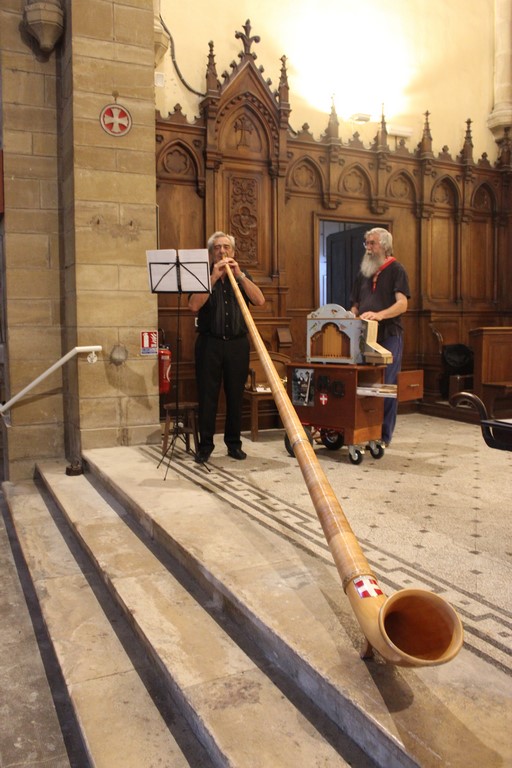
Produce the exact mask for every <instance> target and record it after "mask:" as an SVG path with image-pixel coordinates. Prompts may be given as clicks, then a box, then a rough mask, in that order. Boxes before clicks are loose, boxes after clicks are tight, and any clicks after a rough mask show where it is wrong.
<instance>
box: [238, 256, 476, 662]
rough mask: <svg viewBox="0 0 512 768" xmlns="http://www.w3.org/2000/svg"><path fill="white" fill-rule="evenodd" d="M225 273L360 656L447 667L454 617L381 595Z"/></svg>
mask: <svg viewBox="0 0 512 768" xmlns="http://www.w3.org/2000/svg"><path fill="white" fill-rule="evenodd" d="M226 272H227V275H228V277H229V280H230V282H231V285H232V287H233V290H234V292H235V296H236V298H237V301H238V303H239V305H240V308H241V310H242V313H243V316H244V319H245V322H246V324H247V328H248V330H249V334H250V336H251V339H252V342H253V344H254V347H255V349H256V352H257V354H258V357H259V359H260V361H261V364H262V366H263V369H264V371H265V373H266V376H267V379H268V383H269V385H270V389H271V391H272V395H273V397H274V400H275V403H276V406H277V409H278V411H279V415H280V417H281V420H282V422H283V425H284V428H285V429H286V433H287V435H288V439H289V441H290V444H291V446H292V448H293V452H294V454H295V457H296V459H297V461H298V463H299V466H300V469H301V472H302V475H303V477H304V480H305V482H306V486H307V488H308V491H309V494H310V496H311V500H312V502H313V505H314V507H315V510H316V513H317V515H318V518H319V520H320V523H321V525H322V529H323V531H324V535H325V537H326V539H327V543H328V545H329V549H330V551H331V554H332V557H333V559H334V562H335V565H336V568H337V570H338V573H339V575H340V577H341V580H342V584H343V589H344V591H345V593H346V595H347V597H348V599H349V601H350V604H351V606H352V609H353V611H354V613H355V615H356V618H357V621H358V622H359V625H360V627H361V629H362V631H363V634H364V636H365V639H366V642H365V643H364V647H363V650H362V653H361V656H362V657H363V658H368V657H371V656H372V654H373V649H375V650H377V651H378V652H379V653H380V655H381V656H382V657H383V658H384V659H385V660H386V661H388V662H391V663H392V664H396V665H398V666H405V667H413V666H434V665H438V664H445V663H446V662H447V661H450V660H451V659H453V658H454V657H455V656H456V655H457V653H458V652H459V651H460V649H461V647H462V643H463V639H464V631H463V628H462V622H461V620H460V618H459V616H458V614H457V613H456V611H455V610H454V608H453V607H452V606H451V605H450V604H449V603H447V602H446V601H445V600H444V599H443V598H442V597H439V595H436V594H434V593H432V592H428V591H426V590H422V589H403V590H400V591H398V592H396V593H395V594H393V595H391V596H390V597H387V596H386V595H385V594H384V592H383V590H382V588H381V587H380V586H379V584H378V582H377V579H376V577H375V576H374V574H373V573H372V570H371V568H370V566H369V564H368V561H367V560H366V557H365V556H364V554H363V552H362V550H361V547H360V546H359V543H358V541H357V539H356V537H355V535H354V533H353V531H352V529H351V527H350V524H349V522H348V520H347V519H346V517H345V515H344V513H343V510H342V508H341V505H340V503H339V501H338V499H337V498H336V496H335V494H334V491H333V490H332V488H331V486H330V483H329V481H328V479H327V477H326V475H325V474H324V472H323V470H322V468H321V466H320V463H319V461H318V459H317V457H316V455H315V452H314V450H313V447H312V446H311V444H310V442H309V440H308V437H307V435H306V433H305V431H304V428H303V426H302V424H301V422H300V420H299V417H298V416H297V413H296V411H295V409H294V407H293V405H292V403H291V401H290V398H289V397H288V394H287V392H286V389H285V388H284V386H283V383H282V381H281V379H280V378H279V375H278V373H277V371H276V369H275V367H274V365H273V363H272V360H271V358H270V355H269V354H268V352H267V350H266V348H265V345H264V343H263V340H262V338H261V336H260V335H259V333H258V330H257V328H256V325H255V323H254V320H253V317H252V315H251V313H250V311H249V308H248V307H247V304H246V303H245V300H244V298H243V296H242V293H241V291H240V289H239V287H238V285H237V282H236V280H235V277H234V275H233V273H232V271H231V269H230V267H229V266H227V267H226Z"/></svg>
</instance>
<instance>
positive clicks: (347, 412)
mask: <svg viewBox="0 0 512 768" xmlns="http://www.w3.org/2000/svg"><path fill="white" fill-rule="evenodd" d="M377 330H378V323H377V322H376V321H374V320H361V319H359V318H356V317H354V315H353V314H352V313H351V312H348V311H346V310H345V309H343V307H340V306H339V305H337V304H326V305H324V306H323V307H320V309H318V310H316V311H315V312H312V313H311V314H309V315H308V330H307V356H306V363H290V364H289V365H288V367H287V391H288V396H289V398H290V400H291V402H292V404H293V406H294V408H295V410H296V411H297V415H298V417H299V419H300V421H301V424H302V425H303V426H304V427H305V428H306V432H308V433H309V435H310V439H311V440H312V439H313V437H318V438H319V439H320V440H321V442H322V443H323V445H324V446H325V447H326V448H328V449H330V450H337V449H338V448H341V446H343V445H346V446H347V447H348V452H349V459H350V461H351V462H352V463H353V464H360V463H361V461H362V460H363V456H364V453H365V451H366V449H368V450H369V451H370V454H371V455H372V456H373V458H375V459H380V458H382V456H383V455H384V451H385V446H384V443H383V442H382V439H381V428H382V421H383V418H384V398H385V397H393V398H397V399H398V400H399V401H400V402H404V401H406V400H415V399H418V398H420V397H422V396H423V371H403V372H401V373H400V374H399V379H398V384H385V383H384V373H385V370H386V365H387V364H388V363H390V362H391V361H392V356H391V353H390V352H389V351H388V350H387V349H385V348H384V347H382V346H381V345H380V344H378V343H377V341H376V338H377ZM285 446H286V450H287V451H288V453H289V454H290V455H291V456H293V455H294V454H293V448H292V446H291V445H290V442H289V439H288V436H286V438H285Z"/></svg>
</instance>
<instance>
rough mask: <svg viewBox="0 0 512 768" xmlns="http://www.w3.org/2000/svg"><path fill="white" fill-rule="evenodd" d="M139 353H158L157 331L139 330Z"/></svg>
mask: <svg viewBox="0 0 512 768" xmlns="http://www.w3.org/2000/svg"><path fill="white" fill-rule="evenodd" d="M140 353H141V355H156V354H158V331H141V332H140Z"/></svg>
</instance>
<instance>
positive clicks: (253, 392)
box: [244, 352, 290, 442]
mask: <svg viewBox="0 0 512 768" xmlns="http://www.w3.org/2000/svg"><path fill="white" fill-rule="evenodd" d="M269 355H270V359H271V360H272V363H273V364H274V367H275V369H276V371H277V373H278V376H279V377H280V378H281V380H282V381H283V382H284V381H285V380H286V376H287V368H286V366H287V365H288V364H289V362H290V358H289V357H288V356H287V355H283V354H282V353H280V352H269ZM244 399H246V400H249V403H250V408H251V440H252V441H253V442H256V441H257V439H258V417H259V404H260V403H262V402H265V401H269V400H272V401H273V400H274V397H273V395H272V391H271V389H270V386H269V383H268V381H267V377H266V375H265V371H264V369H263V365H262V364H261V361H260V359H259V357H258V355H257V354H256V352H251V356H250V360H249V375H248V377H247V383H246V385H245V390H244Z"/></svg>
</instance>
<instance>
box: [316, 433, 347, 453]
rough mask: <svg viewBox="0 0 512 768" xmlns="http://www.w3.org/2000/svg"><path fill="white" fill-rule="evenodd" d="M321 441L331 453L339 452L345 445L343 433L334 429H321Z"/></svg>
mask: <svg viewBox="0 0 512 768" xmlns="http://www.w3.org/2000/svg"><path fill="white" fill-rule="evenodd" d="M320 439H321V441H322V443H323V444H324V445H325V447H326V448H328V449H329V450H330V451H337V450H338V449H339V448H341V446H342V445H343V433H342V432H336V431H335V430H334V429H321V430H320Z"/></svg>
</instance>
